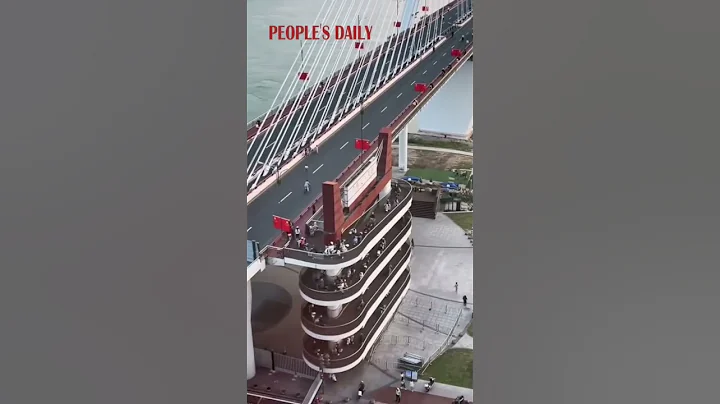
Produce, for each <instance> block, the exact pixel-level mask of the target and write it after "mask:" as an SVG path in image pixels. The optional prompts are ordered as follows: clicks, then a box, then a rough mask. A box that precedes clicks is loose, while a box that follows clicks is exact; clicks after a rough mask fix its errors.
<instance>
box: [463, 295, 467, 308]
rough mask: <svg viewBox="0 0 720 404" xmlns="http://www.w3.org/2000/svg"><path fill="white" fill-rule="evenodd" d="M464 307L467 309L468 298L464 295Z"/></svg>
mask: <svg viewBox="0 0 720 404" xmlns="http://www.w3.org/2000/svg"><path fill="white" fill-rule="evenodd" d="M463 306H465V307H467V296H465V295H463Z"/></svg>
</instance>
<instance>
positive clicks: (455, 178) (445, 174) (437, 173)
mask: <svg viewBox="0 0 720 404" xmlns="http://www.w3.org/2000/svg"><path fill="white" fill-rule="evenodd" d="M405 176H407V177H420V178H422V179H424V180H428V181H439V182H450V181H452V182H455V183H457V184H465V183H467V180H468V178H467V177H461V176H459V175H456V174H454V173H453V172H452V171H447V170H438V169H436V168H411V169H410V170H408V172H407V173H405Z"/></svg>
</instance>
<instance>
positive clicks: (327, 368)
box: [303, 271, 410, 373]
mask: <svg viewBox="0 0 720 404" xmlns="http://www.w3.org/2000/svg"><path fill="white" fill-rule="evenodd" d="M403 272H404V273H403V274H402V275H401V276H400V279H398V281H397V282H396V283H395V285H393V287H392V289H390V291H389V292H388V295H387V297H386V298H385V299H384V300H383V302H382V306H383V307H384V309H383V308H381V309H379V310H376V311H375V312H374V313H372V315H371V316H370V319H369V320H368V322H367V324H366V325H365V327H364V328H363V331H362V332H360V333H358V334H355V335H354V338H353V341H352V342H350V343H348V341H346V340H343V341H339V342H338V346H337V349H333V348H331V347H330V343H329V342H328V341H323V340H318V339H315V338H312V337H310V336H307V335H306V336H304V337H303V359H305V362H306V363H307V364H308V365H309V366H310V367H312V368H314V369H316V370H320V369H322V370H323V371H324V372H325V373H340V372H345V371H347V370H350V369H352V368H353V367H355V366H357V365H358V364H359V363H360V362H361V361H362V360H363V358H365V356H366V355H367V354H368V352H369V351H370V349H371V348H372V346H373V344H375V342H376V341H377V339H378V338H379V337H380V333H381V332H382V325H383V323H384V322H385V320H389V318H388V317H389V316H392V313H393V312H394V311H395V310H396V309H397V306H398V305H399V304H400V296H401V295H402V294H403V292H404V291H405V290H406V289H407V288H408V286H409V285H410V272H409V271H403Z"/></svg>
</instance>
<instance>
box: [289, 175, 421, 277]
mask: <svg viewBox="0 0 720 404" xmlns="http://www.w3.org/2000/svg"><path fill="white" fill-rule="evenodd" d="M397 182H398V183H400V184H401V187H402V188H404V191H406V192H405V195H403V198H402V200H401V201H400V203H398V204H397V205H395V206H394V207H393V208H392V210H391V211H390V212H389V213H388V214H387V216H385V217H383V218H382V219H380V221H378V222H377V223H376V224H375V227H373V228H372V229H371V230H370V231H369V232H368V234H367V235H365V236H364V237H363V240H362V241H361V242H360V243H359V244H358V245H357V246H355V247H353V248H351V249H349V250H347V251H346V252H344V253H342V255H336V254H332V255H326V254H323V253H315V252H310V251H305V250H298V249H295V248H290V247H285V248H284V252H283V254H284V257H285V258H292V259H296V260H298V261H306V262H312V263H314V264H330V265H332V264H339V263H343V262H347V261H350V260H352V259H355V258H358V257H359V256H360V255H361V254H362V253H363V250H364V249H365V248H366V247H367V246H368V244H369V243H370V241H371V240H372V239H373V237H375V236H376V235H377V234H378V233H380V232H382V231H387V229H385V227H386V226H387V224H388V222H390V221H391V220H392V219H393V218H394V217H396V216H397V215H398V212H400V211H401V210H402V209H403V208H405V207H407V206H408V205H409V204H410V202H411V201H412V185H410V183H408V182H406V181H402V180H397Z"/></svg>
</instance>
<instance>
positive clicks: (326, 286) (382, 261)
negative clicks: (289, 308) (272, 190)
mask: <svg viewBox="0 0 720 404" xmlns="http://www.w3.org/2000/svg"><path fill="white" fill-rule="evenodd" d="M411 229H412V219H411V215H410V213H409V212H408V213H406V214H405V216H404V217H403V218H402V219H401V220H400V221H399V222H397V223H396V224H395V226H393V227H392V228H391V229H390V231H388V232H387V234H385V239H386V240H390V241H388V242H387V245H386V247H385V249H384V252H383V253H382V254H381V255H380V256H373V254H368V260H370V262H369V263H368V267H367V269H365V268H364V265H365V262H359V263H357V264H356V265H355V266H354V267H353V273H352V275H348V276H347V277H346V283H347V287H346V288H344V289H340V288H339V287H338V285H336V284H334V283H331V282H327V281H325V282H323V279H324V275H323V272H321V271H319V270H317V269H312V268H305V269H303V270H302V271H301V272H300V281H299V287H300V293H301V295H302V296H303V298H304V299H305V300H306V301H310V302H312V303H315V304H318V305H323V306H331V305H337V304H343V303H345V302H348V301H352V300H354V299H356V298H357V297H359V296H360V294H362V293H364V292H365V290H366V289H367V287H368V285H369V284H370V283H372V281H373V280H374V279H375V278H376V277H377V276H378V270H381V269H382V268H383V267H384V266H385V265H387V264H386V263H387V262H389V261H390V260H391V259H392V258H393V257H394V255H395V254H397V251H398V250H399V249H400V247H401V244H402V243H403V242H404V241H405V240H408V239H409V238H410V233H411ZM345 270H349V268H345ZM361 272H364V275H363V276H362V277H360V273H361Z"/></svg>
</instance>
